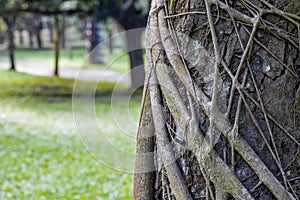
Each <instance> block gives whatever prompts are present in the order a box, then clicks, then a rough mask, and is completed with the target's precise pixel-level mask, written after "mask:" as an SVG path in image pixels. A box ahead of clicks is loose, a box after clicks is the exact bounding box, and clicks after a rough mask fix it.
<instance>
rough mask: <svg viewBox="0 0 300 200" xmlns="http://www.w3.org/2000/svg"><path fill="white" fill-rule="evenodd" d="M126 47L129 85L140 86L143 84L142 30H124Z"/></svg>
mask: <svg viewBox="0 0 300 200" xmlns="http://www.w3.org/2000/svg"><path fill="white" fill-rule="evenodd" d="M126 42H127V48H128V49H130V51H129V52H128V54H129V59H130V66H131V71H130V72H131V85H132V87H133V88H141V87H143V85H144V80H145V69H144V59H143V56H144V49H143V48H142V32H139V31H130V32H126Z"/></svg>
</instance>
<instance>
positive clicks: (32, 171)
mask: <svg viewBox="0 0 300 200" xmlns="http://www.w3.org/2000/svg"><path fill="white" fill-rule="evenodd" d="M72 85H73V80H67V79H60V78H49V77H37V76H31V75H26V74H19V73H15V72H9V71H4V70H0V163H1V167H0V199H1V200H2V199H3V200H6V199H7V200H10V199H11V200H15V199H22V200H23V199H29V200H35V199H82V200H84V199H92V200H94V199H95V200H96V199H97V200H98V199H132V186H133V174H131V173H124V172H119V171H117V170H114V169H111V168H109V167H106V166H105V165H103V164H102V163H101V162H100V161H99V158H98V159H97V157H96V158H95V155H93V152H90V151H89V150H88V148H89V146H88V145H87V144H86V143H85V141H81V140H80V137H79V136H78V134H77V132H76V129H75V125H74V121H73V112H72V99H71V94H72ZM41 86H43V87H41ZM113 87H114V84H112V83H102V84H100V86H98V88H97V92H98V94H109V92H108V91H109V90H112V88H113ZM45 88H46V89H45ZM107 99H109V96H103V95H99V96H98V97H97V98H96V103H95V113H96V116H97V122H98V125H99V126H100V127H101V131H102V132H103V135H104V136H106V137H107V138H110V139H111V141H112V143H113V144H114V145H115V146H119V147H120V146H121V147H122V148H123V149H125V150H126V151H129V152H131V153H133V152H134V149H135V143H134V137H130V138H129V137H124V135H122V134H120V130H119V129H118V127H117V126H115V125H114V123H115V122H116V118H115V117H116V116H117V117H118V119H120V118H127V117H128V113H127V111H126V110H129V111H130V117H131V118H132V120H133V121H134V123H137V120H138V115H139V109H140V98H139V97H137V98H135V100H132V101H130V102H129V104H128V105H127V107H124V104H123V103H120V104H119V103H114V104H113V107H112V106H111V102H110V101H109V100H107ZM83 100H84V98H83ZM125 103H126V102H125ZM125 105H126V104H125ZM82 106H83V107H84V106H85V105H82ZM83 115H85V114H84V113H83ZM130 131H131V133H130V134H131V135H134V133H135V132H136V129H131V130H130ZM105 151H106V152H107V154H108V155H109V151H107V150H105ZM121 159H122V158H121ZM124 162H127V163H128V160H125V161H124ZM129 163H131V165H132V164H133V161H131V162H129ZM131 167H132V168H133V166H131Z"/></svg>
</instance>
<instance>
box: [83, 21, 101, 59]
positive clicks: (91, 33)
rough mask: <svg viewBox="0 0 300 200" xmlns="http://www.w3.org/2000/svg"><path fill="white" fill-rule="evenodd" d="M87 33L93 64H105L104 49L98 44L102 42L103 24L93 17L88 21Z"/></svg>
mask: <svg viewBox="0 0 300 200" xmlns="http://www.w3.org/2000/svg"><path fill="white" fill-rule="evenodd" d="M86 26H87V31H86V33H87V34H86V35H87V38H88V45H87V50H88V52H89V53H91V52H92V53H91V54H90V55H89V59H90V62H91V63H93V64H104V63H105V59H104V52H103V49H102V48H100V47H101V46H98V45H99V44H100V43H101V42H102V40H103V39H102V35H101V33H102V25H101V24H100V23H98V22H96V20H94V19H92V20H90V21H88V22H87V25H86Z"/></svg>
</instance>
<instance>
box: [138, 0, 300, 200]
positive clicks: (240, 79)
mask: <svg viewBox="0 0 300 200" xmlns="http://www.w3.org/2000/svg"><path fill="white" fill-rule="evenodd" d="M299 8H300V3H299V1H297V0H294V1H289V2H287V1H283V0H282V1H281V0H277V1H274V2H273V3H272V4H270V3H268V2H267V1H264V0H259V1H255V0H251V1H250V0H247V1H230V0H225V1H219V0H217V1H216V0H214V1H213V0H204V1H202V0H192V1H189V2H187V1H184V0H170V1H159V0H154V1H152V6H151V10H150V14H149V20H148V25H147V33H146V38H147V60H148V72H147V76H146V77H147V78H146V83H147V84H145V87H144V90H146V91H150V92H145V95H144V97H143V99H144V101H143V102H144V104H143V112H142V116H141V121H140V126H139V132H138V146H137V161H136V171H137V172H139V173H138V175H137V174H136V175H135V190H134V191H135V196H134V198H135V199H148V196H149V195H150V196H151V199H153V198H154V199H299V198H300V193H299V191H300V188H299V184H298V181H299V178H298V177H299V174H300V170H299V148H300V142H299V141H300V134H299V132H300V123H299V122H300V120H299V105H300V103H299V102H300V100H299V99H300V98H299V91H300V89H299V72H300V71H299V64H300V61H299V57H300V55H299V53H300V52H299V41H300V40H299V37H300V36H299V26H300V17H299V16H298V15H296V14H297V12H299ZM147 80H148V82H147ZM149 121H151V124H152V126H153V128H151V129H149V128H147V126H144V125H143V124H145V123H146V122H149ZM143 133H147V134H143ZM147 136H149V137H150V136H151V138H153V137H154V140H152V139H151V142H150V143H149V140H148V139H147ZM145 137H146V138H145ZM142 149H143V151H145V149H147V152H149V153H148V154H147V156H144V154H141V153H140V152H141V150H142ZM151 152H153V156H149V155H151ZM142 160H143V162H144V163H147V162H150V163H153V162H154V167H155V173H152V174H151V173H150V172H149V171H147V172H146V171H145V172H144V173H141V172H142V171H143V170H144V169H145V167H143V165H142V164H141V161H142ZM152 160H153V161H152ZM140 180H143V181H140ZM154 180H155V182H154V183H153V181H154ZM142 184H144V185H145V186H142ZM139 188H142V189H141V190H139ZM152 197H153V198H152Z"/></svg>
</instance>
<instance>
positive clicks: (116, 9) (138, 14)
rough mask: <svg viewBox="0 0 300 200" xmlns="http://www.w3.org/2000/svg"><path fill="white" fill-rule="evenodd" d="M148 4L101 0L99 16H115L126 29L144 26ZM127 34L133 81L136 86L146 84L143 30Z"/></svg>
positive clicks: (136, 1) (131, 0)
mask: <svg viewBox="0 0 300 200" xmlns="http://www.w3.org/2000/svg"><path fill="white" fill-rule="evenodd" d="M148 10H149V6H148V4H145V3H144V1H141V0H122V1H105V0H99V9H98V17H99V18H100V19H105V18H107V16H111V17H112V18H114V19H115V20H116V21H117V22H118V23H119V24H120V25H121V26H122V27H123V28H124V29H125V30H131V29H136V28H142V27H145V26H146V22H147V18H148ZM130 33H131V34H127V35H126V40H127V46H128V48H129V49H136V50H135V51H130V52H128V54H129V58H130V66H131V82H132V86H133V87H134V88H136V87H141V86H142V85H143V84H144V79H145V71H144V67H143V66H144V60H143V54H144V52H143V48H142V40H141V39H142V34H143V32H142V31H140V32H138V31H135V32H134V34H133V32H130Z"/></svg>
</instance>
